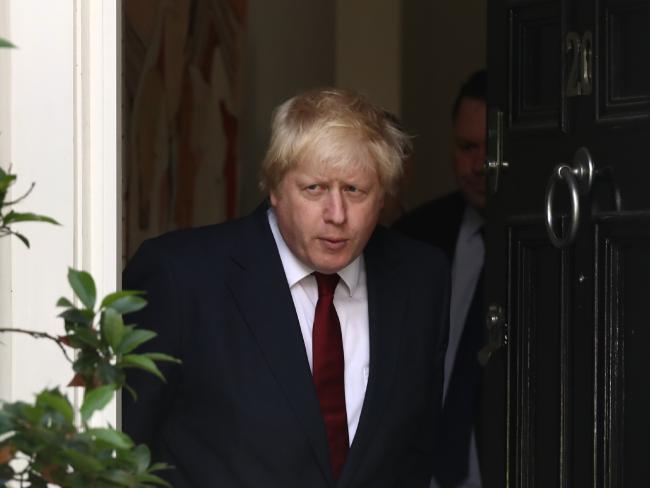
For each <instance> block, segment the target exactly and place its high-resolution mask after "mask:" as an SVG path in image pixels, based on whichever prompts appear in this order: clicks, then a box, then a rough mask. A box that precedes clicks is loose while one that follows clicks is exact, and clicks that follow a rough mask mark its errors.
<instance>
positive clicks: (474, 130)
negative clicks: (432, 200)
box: [454, 98, 486, 210]
mask: <svg viewBox="0 0 650 488" xmlns="http://www.w3.org/2000/svg"><path fill="white" fill-rule="evenodd" d="M485 137H486V110H485V102H484V101H483V100H477V99H474V98H463V99H462V100H461V102H460V106H459V107H458V113H457V114H456V120H455V121H454V174H455V175H456V181H457V182H458V186H459V187H460V191H461V193H462V194H463V196H464V197H465V199H466V200H467V202H468V203H469V204H470V205H472V206H473V207H474V208H476V209H477V210H482V209H483V208H485V168H484V164H485Z"/></svg>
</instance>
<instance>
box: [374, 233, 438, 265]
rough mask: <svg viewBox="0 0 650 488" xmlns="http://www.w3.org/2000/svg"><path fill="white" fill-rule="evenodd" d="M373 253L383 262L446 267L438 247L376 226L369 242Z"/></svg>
mask: <svg viewBox="0 0 650 488" xmlns="http://www.w3.org/2000/svg"><path fill="white" fill-rule="evenodd" d="M368 249H369V250H370V252H371V253H372V254H373V255H380V256H381V261H382V262H385V263H387V264H388V263H391V262H396V263H400V264H403V265H406V266H407V267H413V268H415V269H417V268H420V267H422V266H424V265H425V264H426V263H428V265H430V266H433V267H435V268H438V267H441V268H446V267H447V264H448V259H447V257H446V256H445V254H444V253H443V252H442V251H441V250H440V249H439V248H438V247H434V246H431V245H429V244H428V243H425V242H423V241H421V240H418V239H414V238H412V237H409V236H408V235H405V234H403V233H401V232H398V231H395V230H394V229H392V228H391V229H389V228H386V227H383V226H378V227H377V229H376V230H375V233H374V234H373V237H372V239H371V240H370V242H369V246H368Z"/></svg>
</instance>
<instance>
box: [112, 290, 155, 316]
mask: <svg viewBox="0 0 650 488" xmlns="http://www.w3.org/2000/svg"><path fill="white" fill-rule="evenodd" d="M142 294H143V292H141V291H134V290H123V291H116V292H115V293H110V294H108V295H106V296H105V297H104V299H103V300H102V304H101V307H102V308H103V307H111V308H112V309H114V310H115V311H117V312H119V313H121V314H125V313H130V312H136V311H138V310H140V309H141V308H143V307H144V306H145V305H146V304H147V301H146V300H145V299H144V298H142V297H140V296H139V295H142Z"/></svg>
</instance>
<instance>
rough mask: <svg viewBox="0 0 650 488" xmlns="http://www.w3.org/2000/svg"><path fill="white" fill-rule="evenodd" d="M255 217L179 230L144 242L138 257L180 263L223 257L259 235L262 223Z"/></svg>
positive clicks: (258, 216) (250, 216) (257, 215)
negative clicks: (157, 256) (151, 257)
mask: <svg viewBox="0 0 650 488" xmlns="http://www.w3.org/2000/svg"><path fill="white" fill-rule="evenodd" d="M258 212H259V210H258V211H256V212H255V213H253V214H251V215H248V216H245V217H241V218H238V219H233V220H229V221H226V222H222V223H219V224H212V225H207V226H204V227H194V228H188V229H178V230H173V231H170V232H167V233H165V234H162V235H159V236H157V237H153V238H151V239H147V240H146V241H144V242H143V243H142V244H141V246H140V248H139V249H138V252H137V253H138V254H143V253H145V254H157V255H160V256H161V257H163V258H164V259H168V260H172V261H181V262H186V263H189V262H199V263H200V262H205V261H206V260H207V259H215V258H218V257H219V256H221V255H226V254H228V252H229V251H230V250H231V249H233V248H234V249H236V248H239V247H240V246H241V245H242V243H244V242H246V241H247V240H249V241H250V240H251V239H255V235H256V233H258V234H259V233H260V232H261V231H262V229H263V228H262V227H261V225H260V224H261V223H263V221H262V220H261V218H260V215H259V214H258Z"/></svg>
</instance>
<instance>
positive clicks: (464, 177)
mask: <svg viewBox="0 0 650 488" xmlns="http://www.w3.org/2000/svg"><path fill="white" fill-rule="evenodd" d="M452 122H453V134H454V140H453V169H454V174H455V177H456V182H457V183H458V187H459V191H456V192H454V193H451V194H449V195H447V196H444V197H442V198H439V199H437V200H433V201H431V202H428V203H425V204H424V205H422V206H420V207H418V208H416V209H415V210H413V211H412V212H411V213H410V214H408V215H406V216H405V217H403V218H402V219H401V220H400V221H399V222H398V223H396V224H395V227H396V228H397V229H399V230H401V231H402V232H404V233H405V234H407V235H409V236H411V237H414V238H416V239H419V240H421V241H424V242H427V243H429V244H433V245H435V246H438V247H440V248H441V249H442V250H443V251H444V252H445V253H446V254H447V257H448V258H449V262H450V263H452V292H451V308H450V324H451V325H450V332H449V348H448V350H447V356H446V358H445V389H444V403H443V405H444V406H443V418H442V422H441V425H442V428H441V432H440V435H439V436H438V438H437V449H436V458H435V459H436V462H435V467H434V478H435V479H434V481H433V482H432V485H431V486H432V487H438V486H439V487H441V488H459V487H462V488H478V487H480V486H481V478H480V473H479V466H478V456H477V450H476V435H475V434H476V429H475V427H476V425H475V420H476V419H477V418H478V416H479V415H478V414H479V412H478V406H479V393H480V376H481V370H480V366H479V364H478V362H477V354H478V351H479V349H480V348H481V347H482V345H483V343H484V342H485V338H484V327H485V326H484V323H485V321H484V319H483V317H482V301H483V293H482V275H483V261H484V249H485V248H484V244H483V236H482V227H483V211H484V208H485V174H484V163H485V140H486V105H485V71H484V70H481V71H478V72H476V73H474V74H473V75H472V76H471V77H470V78H469V79H468V80H467V81H466V82H465V84H463V86H462V87H461V89H460V91H459V93H458V96H457V97H456V100H455V102H454V105H453V110H452Z"/></svg>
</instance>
